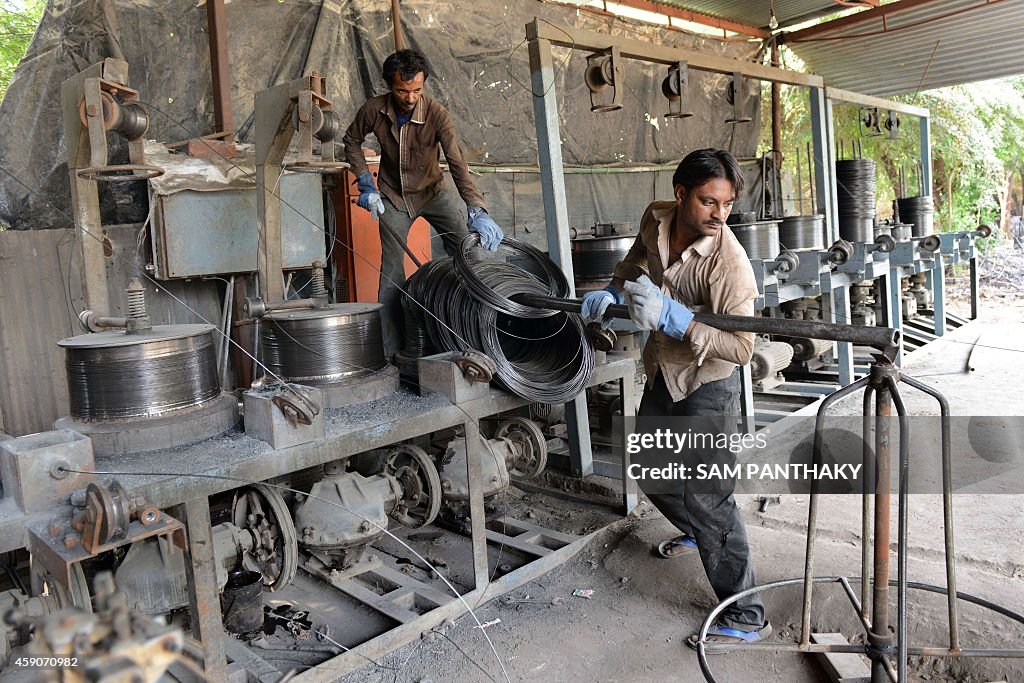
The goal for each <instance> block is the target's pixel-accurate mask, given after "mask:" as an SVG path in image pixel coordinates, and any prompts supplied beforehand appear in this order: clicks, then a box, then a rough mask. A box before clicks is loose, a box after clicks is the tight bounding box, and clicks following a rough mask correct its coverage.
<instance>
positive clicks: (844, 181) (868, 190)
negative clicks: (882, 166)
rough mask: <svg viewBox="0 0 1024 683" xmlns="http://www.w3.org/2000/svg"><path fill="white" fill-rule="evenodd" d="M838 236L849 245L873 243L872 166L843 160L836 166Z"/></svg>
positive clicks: (862, 161)
mask: <svg viewBox="0 0 1024 683" xmlns="http://www.w3.org/2000/svg"><path fill="white" fill-rule="evenodd" d="M836 199H837V203H838V205H839V236H840V237H841V238H842V239H844V240H847V241H849V242H872V241H873V240H874V234H873V233H874V224H875V162H874V161H872V160H871V159H844V160H842V161H837V162H836Z"/></svg>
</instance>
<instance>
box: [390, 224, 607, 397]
mask: <svg viewBox="0 0 1024 683" xmlns="http://www.w3.org/2000/svg"><path fill="white" fill-rule="evenodd" d="M479 240H480V238H479V235H476V234H470V235H469V236H468V237H467V238H466V239H465V240H463V243H462V250H461V253H460V254H458V255H456V256H455V257H454V258H444V259H434V260H432V261H431V262H429V263H427V264H425V265H424V266H423V267H422V268H420V269H419V270H418V271H416V273H415V274H414V275H413V276H412V277H411V278H409V281H408V282H407V283H406V292H407V293H408V294H409V296H411V297H412V298H414V299H415V300H416V301H418V302H419V303H420V304H422V305H423V306H424V307H425V308H426V309H427V310H428V311H430V315H425V316H424V321H425V327H426V330H427V334H428V336H429V337H430V340H431V342H432V343H433V344H434V345H435V346H436V347H437V348H438V349H442V350H444V351H458V352H462V351H469V350H475V351H480V352H482V353H483V354H485V355H487V356H489V357H490V358H491V359H492V360H493V361H494V362H495V364H496V365H497V368H498V369H497V373H496V378H497V380H498V382H499V384H501V385H502V386H503V387H505V388H506V389H508V390H509V391H511V392H512V393H514V394H516V395H517V396H521V397H523V398H526V399H528V400H530V401H534V402H538V403H565V402H567V401H570V400H572V399H573V398H575V397H576V396H577V395H578V394H579V393H580V392H582V391H583V390H584V388H585V387H586V385H587V382H588V381H589V379H590V375H591V373H592V371H593V369H594V365H595V362H596V357H595V353H594V349H593V347H592V346H591V343H590V338H589V336H588V334H587V330H586V326H585V325H584V324H583V319H582V318H581V317H580V316H579V315H575V314H568V313H562V312H557V311H547V310H541V309H536V308H532V307H529V306H525V305H522V304H518V303H516V302H515V300H514V299H515V296H516V295H517V294H526V293H529V294H540V295H543V296H557V297H565V296H566V295H567V293H568V291H569V285H568V282H567V281H566V279H565V276H564V275H563V274H562V272H561V270H559V269H558V268H557V267H555V265H554V264H553V263H552V262H551V261H550V260H548V258H547V257H546V256H545V255H544V254H543V253H542V252H540V251H538V250H537V249H535V248H533V247H531V246H530V245H528V244H525V243H523V242H519V241H518V240H514V239H510V238H505V240H504V241H503V242H502V244H501V246H500V247H499V250H498V254H497V255H496V257H493V258H492V257H488V259H487V260H479V261H478V260H474V259H473V258H471V256H470V254H471V253H472V251H473V250H474V248H475V247H477V246H478V245H479ZM524 261H529V262H530V265H529V267H521V266H520V265H516V264H517V263H523V262H524Z"/></svg>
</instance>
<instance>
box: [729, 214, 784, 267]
mask: <svg viewBox="0 0 1024 683" xmlns="http://www.w3.org/2000/svg"><path fill="white" fill-rule="evenodd" d="M730 227H731V229H732V234H734V235H736V239H738V240H739V241H740V244H741V245H742V246H743V249H744V251H746V252H747V258H752V259H761V260H762V261H773V260H775V257H776V256H778V255H779V224H778V223H777V222H774V221H773V222H760V223H752V224H749V225H739V224H738V225H733V226H730Z"/></svg>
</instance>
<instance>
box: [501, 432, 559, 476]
mask: <svg viewBox="0 0 1024 683" xmlns="http://www.w3.org/2000/svg"><path fill="white" fill-rule="evenodd" d="M494 437H495V438H497V439H508V440H509V441H511V442H512V443H514V444H517V445H518V446H519V449H520V450H521V451H522V455H520V456H519V457H518V458H516V461H515V463H514V464H513V466H512V468H511V469H510V471H509V474H513V475H516V476H519V477H527V478H532V477H536V476H537V475H538V474H540V473H541V472H543V471H544V468H545V467H546V466H547V464H548V441H547V439H545V438H544V433H543V432H541V431H540V427H538V426H537V423H536V422H534V421H533V420H528V419H526V418H525V417H513V418H510V419H508V420H505V421H504V422H502V423H501V424H500V425H498V431H497V432H495V433H494Z"/></svg>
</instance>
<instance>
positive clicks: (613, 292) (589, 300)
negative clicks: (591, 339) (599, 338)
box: [580, 285, 626, 330]
mask: <svg viewBox="0 0 1024 683" xmlns="http://www.w3.org/2000/svg"><path fill="white" fill-rule="evenodd" d="M625 300H626V299H625V297H624V296H623V295H622V291H621V290H620V289H619V288H618V287H616V286H615V285H608V286H607V287H605V288H604V289H600V290H598V291H596V292H587V293H586V294H584V295H583V307H582V308H581V310H580V314H581V315H582V316H583V320H585V321H586V322H588V323H592V322H598V321H599V322H600V323H601V329H602V330H607V329H608V328H609V327H611V325H612V319H611V318H605V317H604V313H605V311H607V310H608V307H609V306H611V305H612V304H621V303H624V302H625Z"/></svg>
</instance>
